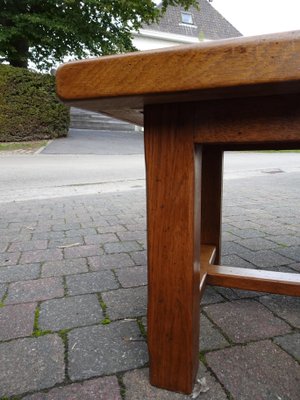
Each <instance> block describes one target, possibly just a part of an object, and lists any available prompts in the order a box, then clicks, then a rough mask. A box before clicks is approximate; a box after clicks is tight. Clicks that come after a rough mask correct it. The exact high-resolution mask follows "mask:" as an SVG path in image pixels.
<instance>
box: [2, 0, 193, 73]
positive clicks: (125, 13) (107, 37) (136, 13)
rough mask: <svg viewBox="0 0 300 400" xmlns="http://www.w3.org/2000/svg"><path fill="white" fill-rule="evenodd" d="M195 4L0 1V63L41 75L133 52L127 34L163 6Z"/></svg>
mask: <svg viewBox="0 0 300 400" xmlns="http://www.w3.org/2000/svg"><path fill="white" fill-rule="evenodd" d="M196 4H197V1H196V0H163V1H162V2H161V7H159V8H157V7H156V5H155V3H154V2H153V1H151V0H0V57H1V59H2V60H6V61H8V62H9V63H10V64H11V65H13V66H18V67H24V68H27V66H28V62H29V61H31V62H33V63H34V64H35V65H36V67H37V68H39V69H44V68H49V67H51V66H52V65H55V64H56V63H57V62H62V60H63V58H64V57H68V56H70V57H74V56H75V57H76V58H78V59H81V58H84V57H87V56H93V55H106V54H113V53H120V52H126V51H131V50H133V46H132V42H131V39H132V34H131V32H132V31H133V30H135V31H136V30H138V29H139V28H141V26H142V25H143V24H145V23H151V22H154V21H158V19H159V17H160V16H161V15H162V13H163V12H164V11H165V10H166V7H167V6H168V5H182V6H184V7H186V8H188V7H189V6H191V5H196Z"/></svg>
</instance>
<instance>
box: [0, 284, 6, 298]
mask: <svg viewBox="0 0 300 400" xmlns="http://www.w3.org/2000/svg"><path fill="white" fill-rule="evenodd" d="M6 290H7V285H4V283H0V301H1V299H2V298H3V296H4V295H5V293H6Z"/></svg>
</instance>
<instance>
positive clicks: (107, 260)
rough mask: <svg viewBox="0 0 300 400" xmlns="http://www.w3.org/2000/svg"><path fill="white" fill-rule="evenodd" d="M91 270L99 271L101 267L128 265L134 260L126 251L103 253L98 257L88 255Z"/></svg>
mask: <svg viewBox="0 0 300 400" xmlns="http://www.w3.org/2000/svg"><path fill="white" fill-rule="evenodd" d="M88 262H89V265H90V269H91V271H100V270H103V269H111V268H120V267H130V266H133V265H134V262H133V261H132V259H131V258H130V257H129V255H128V254H126V253H119V254H104V255H103V256H100V257H88Z"/></svg>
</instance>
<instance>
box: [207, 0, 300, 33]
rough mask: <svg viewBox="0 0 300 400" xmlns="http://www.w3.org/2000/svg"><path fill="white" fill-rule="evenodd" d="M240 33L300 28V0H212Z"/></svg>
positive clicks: (272, 31)
mask: <svg viewBox="0 0 300 400" xmlns="http://www.w3.org/2000/svg"><path fill="white" fill-rule="evenodd" d="M211 5H212V6H213V7H214V8H215V9H216V10H218V11H219V12H220V13H221V14H222V15H223V17H225V18H226V19H227V20H228V21H229V22H230V23H231V24H232V25H233V26H234V27H235V28H236V29H238V30H239V31H240V32H241V33H242V34H243V35H244V36H253V35H260V34H265V33H274V32H285V31H292V30H300V0H213V1H212V2H211Z"/></svg>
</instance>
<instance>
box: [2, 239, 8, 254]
mask: <svg viewBox="0 0 300 400" xmlns="http://www.w3.org/2000/svg"><path fill="white" fill-rule="evenodd" d="M8 246H9V242H4V241H2V240H1V239H0V253H5V252H6V250H7V248H8Z"/></svg>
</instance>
